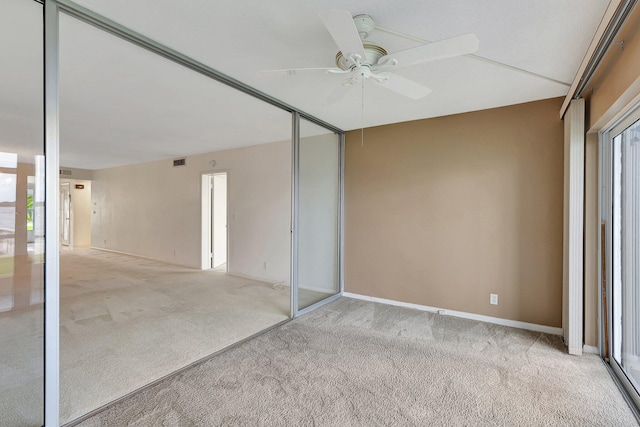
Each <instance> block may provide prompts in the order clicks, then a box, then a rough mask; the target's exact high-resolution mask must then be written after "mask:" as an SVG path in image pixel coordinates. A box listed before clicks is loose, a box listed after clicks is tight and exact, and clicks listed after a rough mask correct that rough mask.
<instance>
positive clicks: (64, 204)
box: [60, 182, 71, 246]
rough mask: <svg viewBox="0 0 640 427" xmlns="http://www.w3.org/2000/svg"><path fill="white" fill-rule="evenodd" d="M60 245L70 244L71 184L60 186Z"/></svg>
mask: <svg viewBox="0 0 640 427" xmlns="http://www.w3.org/2000/svg"><path fill="white" fill-rule="evenodd" d="M60 243H61V244H62V245H63V246H69V245H70V244H71V184H70V183H68V182H65V183H62V184H60Z"/></svg>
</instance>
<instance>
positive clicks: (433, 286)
mask: <svg viewBox="0 0 640 427" xmlns="http://www.w3.org/2000/svg"><path fill="white" fill-rule="evenodd" d="M561 103H562V99H560V98H556V99H550V100H544V101H538V102H531V103H527V104H520V105H514V106H509V107H504V108H497V109H491V110H484V111H478V112H472V113H466V114H460V115H455V116H446V117H440V118H435V119H428V120H421V121H414V122H407V123H399V124H394V125H388V126H381V127H377V128H371V129H366V130H365V134H364V146H362V145H361V140H360V131H354V132H350V133H348V134H347V142H346V159H345V290H346V291H347V292H353V293H357V294H364V295H369V296H375V297H381V298H388V299H393V300H398V301H404V302H410V303H415V304H422V305H428V306H434V307H440V308H445V309H451V310H459V311H465V312H470V313H477V314H482V315H488V316H494V317H499V318H505V319H511V320H518V321H524V322H531V323H536V324H541V325H548V326H553V327H559V326H560V325H561V314H562V308H561V303H562V203H563V193H562V183H563V125H562V122H561V121H560V120H559V118H558V111H559V109H560V106H561ZM490 293H497V294H498V295H499V304H498V305H497V306H496V305H490V304H489V294H490Z"/></svg>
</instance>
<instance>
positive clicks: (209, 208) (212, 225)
mask: <svg viewBox="0 0 640 427" xmlns="http://www.w3.org/2000/svg"><path fill="white" fill-rule="evenodd" d="M227 197H228V186H227V172H215V173H208V174H203V175H202V269H203V270H208V269H220V270H224V271H225V272H227V271H228V227H227V210H228V208H227Z"/></svg>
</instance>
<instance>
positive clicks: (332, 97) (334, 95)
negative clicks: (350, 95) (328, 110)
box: [324, 84, 352, 105]
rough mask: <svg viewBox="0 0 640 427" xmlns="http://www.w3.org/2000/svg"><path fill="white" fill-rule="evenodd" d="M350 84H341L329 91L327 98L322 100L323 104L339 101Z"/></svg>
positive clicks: (347, 90) (349, 87)
mask: <svg viewBox="0 0 640 427" xmlns="http://www.w3.org/2000/svg"><path fill="white" fill-rule="evenodd" d="M351 86H352V85H350V84H349V85H346V84H341V85H338V86H337V87H336V88H335V89H334V90H332V91H331V93H329V96H327V99H325V100H324V105H333V104H335V103H336V102H338V101H340V100H341V99H342V98H344V96H345V95H346V94H347V92H349V90H350V89H351Z"/></svg>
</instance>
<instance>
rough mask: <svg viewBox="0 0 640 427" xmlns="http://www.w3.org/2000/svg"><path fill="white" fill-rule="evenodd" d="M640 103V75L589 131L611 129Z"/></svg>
mask: <svg viewBox="0 0 640 427" xmlns="http://www.w3.org/2000/svg"><path fill="white" fill-rule="evenodd" d="M638 103H640V77H638V78H636V79H635V80H634V81H633V83H631V85H630V86H629V87H628V88H627V89H626V90H625V91H624V92H623V93H622V95H620V97H619V98H618V99H617V100H616V101H615V102H614V103H613V104H611V106H610V107H609V109H608V110H607V111H606V112H605V113H604V114H603V115H602V116H601V117H600V118H599V119H598V120H597V121H596V122H595V123H594V124H593V125H592V126H591V129H589V132H588V133H596V132H600V131H602V130H603V129H606V130H608V131H610V130H611V129H612V128H613V127H614V126H615V125H617V124H618V123H620V122H621V121H622V120H624V119H625V117H626V116H628V115H629V114H630V113H631V112H632V110H634V109H635V108H636V107H637V105H638Z"/></svg>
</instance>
